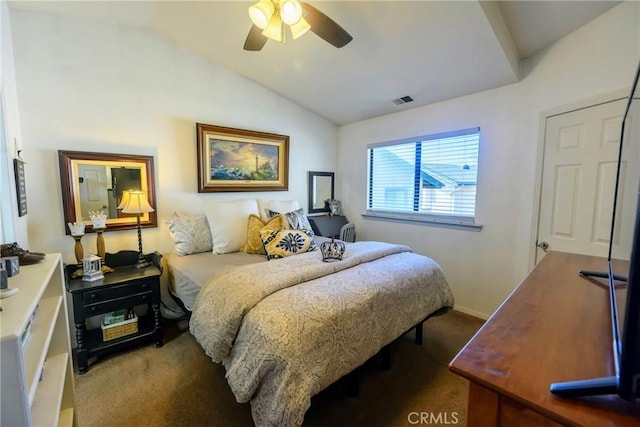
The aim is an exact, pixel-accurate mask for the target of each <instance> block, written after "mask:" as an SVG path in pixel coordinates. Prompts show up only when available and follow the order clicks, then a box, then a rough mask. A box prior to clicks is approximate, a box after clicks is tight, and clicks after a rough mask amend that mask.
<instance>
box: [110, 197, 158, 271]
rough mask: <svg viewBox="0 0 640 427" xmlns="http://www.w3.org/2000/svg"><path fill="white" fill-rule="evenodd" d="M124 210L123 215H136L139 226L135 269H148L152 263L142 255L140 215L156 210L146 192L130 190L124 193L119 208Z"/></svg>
mask: <svg viewBox="0 0 640 427" xmlns="http://www.w3.org/2000/svg"><path fill="white" fill-rule="evenodd" d="M118 209H122V213H126V214H136V218H137V224H138V262H137V263H136V264H134V267H135V268H143V267H148V266H149V265H150V264H151V263H150V262H148V261H146V260H145V259H144V254H143V253H142V233H141V230H140V215H141V214H143V213H149V212H153V211H154V210H155V209H153V208H152V207H151V205H150V204H149V201H148V200H147V196H146V194H145V193H144V191H139V190H128V191H123V192H122V202H121V203H120V205H119V206H118Z"/></svg>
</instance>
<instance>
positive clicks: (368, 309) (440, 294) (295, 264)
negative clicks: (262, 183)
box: [167, 237, 454, 426]
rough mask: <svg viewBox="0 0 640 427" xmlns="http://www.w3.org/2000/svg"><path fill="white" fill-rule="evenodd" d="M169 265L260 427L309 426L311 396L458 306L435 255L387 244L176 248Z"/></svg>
mask: <svg viewBox="0 0 640 427" xmlns="http://www.w3.org/2000/svg"><path fill="white" fill-rule="evenodd" d="M315 239H316V240H317V241H318V244H320V243H322V241H323V239H322V238H320V237H316V238H315ZM167 265H168V271H169V272H170V275H171V280H172V285H171V290H172V294H173V295H174V296H175V297H177V298H178V299H179V300H180V301H181V303H182V304H183V306H184V307H185V308H186V309H187V310H189V311H190V315H191V316H190V322H189V329H190V332H191V333H192V335H193V336H194V337H195V339H196V340H197V341H198V342H199V343H200V345H201V346H202V347H203V349H204V351H205V352H206V354H207V355H208V356H209V357H211V359H212V360H213V361H214V362H217V363H222V364H223V365H224V367H225V369H226V378H227V381H228V383H229V386H230V388H231V390H232V392H233V393H234V395H235V397H236V400H237V401H238V402H250V403H251V411H252V416H253V419H254V422H255V424H256V425H257V426H299V425H301V424H302V422H303V420H304V414H305V412H306V411H307V409H308V408H309V406H310V403H311V397H312V396H314V395H316V394H317V393H319V392H320V391H321V390H323V389H324V388H326V387H327V386H329V385H330V384H332V383H334V382H335V381H336V380H338V379H340V378H341V377H343V376H345V375H347V374H349V373H350V372H352V371H354V369H356V368H357V367H359V366H361V365H362V364H363V363H365V362H366V361H367V360H368V359H370V358H371V357H372V356H374V355H376V354H377V353H378V352H379V351H380V350H381V349H382V348H384V347H385V346H387V345H389V344H390V343H391V342H393V341H394V340H395V339H397V338H398V337H400V336H401V335H403V334H404V333H405V332H407V331H408V330H410V329H412V328H413V327H415V326H416V325H418V326H421V324H422V322H423V321H424V320H425V319H427V318H428V317H429V316H431V315H432V314H434V313H441V312H442V311H443V310H446V309H448V308H451V307H453V303H454V299H453V295H452V293H451V289H450V287H449V285H448V283H447V280H446V278H445V275H444V273H443V271H442V269H441V268H440V267H439V266H438V264H437V263H436V262H434V261H433V260H432V259H430V258H428V257H426V256H422V255H419V254H416V253H414V252H413V251H412V250H411V249H410V248H409V247H407V246H403V245H396V244H389V243H383V242H355V243H351V244H347V246H346V251H345V253H344V256H343V258H342V260H341V261H339V262H333V263H327V262H323V260H322V254H321V253H320V251H319V250H310V251H308V252H304V253H300V254H296V255H295V256H288V257H285V258H282V259H275V260H270V261H267V259H266V257H265V256H262V255H254V254H247V253H238V252H232V253H225V254H213V253H211V252H206V253H198V254H191V255H189V256H176V255H175V254H170V255H169V256H167Z"/></svg>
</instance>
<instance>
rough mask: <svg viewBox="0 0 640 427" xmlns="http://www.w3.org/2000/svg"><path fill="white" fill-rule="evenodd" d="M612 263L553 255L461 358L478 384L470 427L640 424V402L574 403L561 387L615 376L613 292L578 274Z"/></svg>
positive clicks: (461, 367) (454, 366)
mask: <svg viewBox="0 0 640 427" xmlns="http://www.w3.org/2000/svg"><path fill="white" fill-rule="evenodd" d="M579 269H584V270H595V271H605V270H606V260H605V259H604V258H597V257H589V256H584V255H574V254H567V253H561V252H550V253H549V254H547V255H546V256H545V257H544V259H543V260H542V261H541V262H540V263H539V264H538V265H537V266H536V267H535V268H534V269H533V271H532V272H531V273H530V274H529V276H528V277H527V278H526V279H525V280H524V281H523V282H522V283H521V284H520V285H519V286H518V288H517V289H516V290H515V291H514V292H513V293H512V294H511V295H510V296H509V298H507V300H506V301H505V302H504V303H503V304H502V305H501V306H500V308H499V309H498V310H497V311H496V312H495V313H494V314H493V315H492V316H491V318H490V319H489V320H488V321H487V322H486V323H485V324H484V325H483V327H482V328H481V329H480V330H479V331H478V333H477V334H476V335H475V336H474V337H473V338H472V339H471V341H469V343H467V345H466V346H465V347H464V348H463V349H462V350H461V351H460V353H459V354H458V355H457V356H456V357H455V358H454V359H453V361H452V362H451V364H450V365H449V368H450V369H451V370H452V371H453V372H455V373H456V374H458V375H461V376H463V377H465V378H467V379H468V380H469V381H470V387H469V411H468V426H469V427H474V426H509V427H512V426H558V425H581V426H589V427H591V426H631V425H634V426H638V425H640V418H639V417H640V403H638V402H636V403H635V404H633V403H629V402H625V401H624V400H622V399H620V398H618V397H617V396H598V397H590V398H583V399H566V398H560V397H557V396H555V395H552V394H551V392H549V386H550V385H551V384H552V383H554V382H561V381H572V380H580V379H585V378H595V377H603V376H608V375H613V355H612V339H611V324H610V313H609V311H610V310H609V299H608V290H607V288H606V287H604V286H600V285H597V284H594V283H593V282H591V281H590V280H587V279H584V278H581V277H580V276H579V275H578V270H579Z"/></svg>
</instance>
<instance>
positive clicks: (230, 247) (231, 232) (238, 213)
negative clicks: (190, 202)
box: [205, 199, 258, 254]
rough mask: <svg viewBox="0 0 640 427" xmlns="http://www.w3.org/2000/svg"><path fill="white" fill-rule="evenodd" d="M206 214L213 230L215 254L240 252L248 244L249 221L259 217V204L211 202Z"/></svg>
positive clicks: (249, 202) (244, 201) (233, 201)
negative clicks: (251, 218)
mask: <svg viewBox="0 0 640 427" xmlns="http://www.w3.org/2000/svg"><path fill="white" fill-rule="evenodd" d="M205 213H206V215H207V220H208V221H209V228H211V236H212V239H213V253H214V254H226V253H230V252H238V251H240V248H241V247H243V246H244V245H245V244H246V243H247V219H248V218H249V215H251V214H253V215H256V216H257V215H258V202H256V200H255V199H251V200H231V201H226V202H210V203H208V204H207V205H206V208H205Z"/></svg>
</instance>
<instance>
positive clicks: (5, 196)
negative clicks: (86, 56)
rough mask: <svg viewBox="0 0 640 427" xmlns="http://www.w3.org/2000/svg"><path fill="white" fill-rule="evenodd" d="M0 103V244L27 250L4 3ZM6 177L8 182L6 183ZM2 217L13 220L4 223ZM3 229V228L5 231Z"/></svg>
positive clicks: (0, 31)
mask: <svg viewBox="0 0 640 427" xmlns="http://www.w3.org/2000/svg"><path fill="white" fill-rule="evenodd" d="M0 102H2V114H3V117H1V118H0V120H2V119H4V123H3V125H4V134H3V135H2V137H3V139H2V143H0V149H1V150H3V153H2V154H3V155H2V156H0V174H1V175H2V179H1V180H0V193H1V194H2V202H3V203H2V210H1V211H0V217H2V218H3V219H4V220H3V221H1V222H2V225H1V226H0V243H10V242H13V241H17V242H18V244H20V245H21V246H22V247H27V245H28V243H29V241H28V236H27V221H28V218H29V216H28V214H27V215H25V216H22V217H18V205H17V202H16V189H15V185H14V180H13V159H14V158H15V157H16V156H17V154H18V150H21V149H22V135H21V131H20V115H19V113H18V99H17V92H16V79H15V68H14V57H13V43H12V37H11V22H10V17H9V7H8V6H7V3H6V1H4V0H1V1H0ZM0 128H2V126H0ZM7 176H8V177H9V178H8V181H9V182H7ZM5 215H6V216H8V217H10V218H13V220H11V219H10V218H9V220H7V218H5ZM5 227H6V228H5Z"/></svg>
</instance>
